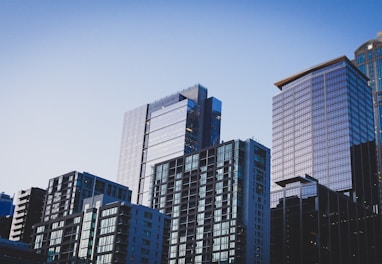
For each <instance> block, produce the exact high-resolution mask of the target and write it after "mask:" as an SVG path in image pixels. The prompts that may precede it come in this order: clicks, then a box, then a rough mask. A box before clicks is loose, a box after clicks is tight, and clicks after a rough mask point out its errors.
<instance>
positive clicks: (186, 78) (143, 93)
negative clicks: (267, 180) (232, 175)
mask: <svg viewBox="0 0 382 264" xmlns="http://www.w3.org/2000/svg"><path fill="white" fill-rule="evenodd" d="M381 10H382V1H380V0H374V1H370V0H369V1H368V0H366V1H361V0H354V1H345V0H343V1H337V0H334V1H329V0H322V1H282V0H280V1H278V0H270V1H265V0H264V1H257V0H254V1H233V0H231V1H224V0H223V1H217V0H214V1H209V0H205V1H160V0H159V1H138V0H136V1H128V0H124V1H113V0H111V1H97V0H95V1H81V0H76V1H38V0H34V1H29V0H28V1H27V0H25V1H24V0H20V1H14V0H2V1H0V39H1V41H0V121H1V126H0V128H1V129H0V171H1V176H0V177H1V185H0V192H1V191H3V192H6V193H8V194H13V193H17V192H18V190H20V189H27V188H30V187H32V186H33V187H40V188H46V187H47V184H48V180H49V179H50V178H53V177H56V176H59V175H61V174H64V173H66V172H69V171H72V170H79V171H88V172H90V173H93V174H96V175H98V176H101V177H104V178H107V179H110V180H116V175H117V167H118V157H119V145H120V140H121V133H122V122H123V113H124V112H125V111H128V110H130V109H133V108H135V107H137V106H140V105H142V104H145V103H149V102H152V101H154V100H156V99H159V98H162V97H163V96H166V95H169V94H172V93H174V92H176V91H179V90H182V89H184V88H188V87H189V86H192V85H194V84H196V83H200V84H202V85H203V86H205V87H207V88H208V90H209V95H210V96H214V97H216V98H219V99H220V100H221V101H222V102H223V113H222V139H223V140H230V139H238V138H239V139H247V138H250V137H253V138H255V139H257V140H258V141H260V142H261V143H263V144H264V145H266V146H268V147H271V133H272V125H271V122H272V96H274V95H275V94H277V93H278V89H277V88H276V87H275V86H274V83H275V82H277V81H279V80H281V79H284V78H286V77H288V76H289V75H292V74H294V73H296V72H299V71H302V70H304V69H306V68H309V67H311V66H314V65H316V64H319V63H321V62H324V61H327V60H330V59H333V58H336V57H339V56H342V55H346V56H348V57H349V58H350V59H352V58H353V52H354V50H355V49H356V48H358V46H360V45H361V44H362V43H363V42H365V41H366V40H368V39H372V38H375V37H376V33H377V31H379V30H382V21H381V20H382V16H381V13H380V12H381Z"/></svg>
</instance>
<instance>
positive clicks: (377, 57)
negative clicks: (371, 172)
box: [353, 31, 382, 173]
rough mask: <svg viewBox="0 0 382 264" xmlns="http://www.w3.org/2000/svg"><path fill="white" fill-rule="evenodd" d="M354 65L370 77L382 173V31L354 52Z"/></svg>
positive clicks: (380, 170)
mask: <svg viewBox="0 0 382 264" xmlns="http://www.w3.org/2000/svg"><path fill="white" fill-rule="evenodd" d="M354 57H355V59H354V61H353V62H354V64H355V65H356V66H357V67H358V69H359V70H360V71H362V72H363V73H364V74H365V75H366V76H367V77H369V79H370V81H369V85H370V87H371V89H372V91H373V102H374V119H375V134H376V135H375V140H376V144H377V158H378V171H379V172H380V173H381V172H382V31H381V32H378V34H377V38H376V39H372V40H368V41H366V42H365V43H363V44H362V45H361V46H360V47H359V48H358V49H356V51H355V52H354Z"/></svg>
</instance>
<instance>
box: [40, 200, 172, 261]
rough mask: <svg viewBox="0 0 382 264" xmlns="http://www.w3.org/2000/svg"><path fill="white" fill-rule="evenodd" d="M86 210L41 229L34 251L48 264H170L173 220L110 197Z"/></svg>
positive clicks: (91, 203) (87, 202) (89, 204)
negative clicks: (168, 255)
mask: <svg viewBox="0 0 382 264" xmlns="http://www.w3.org/2000/svg"><path fill="white" fill-rule="evenodd" d="M83 205H84V206H83V210H81V212H78V213H74V214H70V215H66V216H61V217H57V218H54V219H51V220H49V221H46V222H43V223H39V224H37V225H36V226H35V234H34V239H33V241H34V243H33V249H34V250H35V251H36V252H37V253H40V254H43V255H45V256H46V261H47V262H46V263H54V264H72V263H74V264H81V263H98V264H101V263H105V264H106V263H113V264H126V263H131V264H148V263H150V264H166V263H167V251H168V235H169V231H168V229H169V225H170V218H169V217H168V216H165V215H164V214H161V213H159V212H158V211H157V210H154V209H152V208H148V207H145V206H141V205H133V204H131V203H129V202H122V201H114V202H110V199H109V198H108V197H106V196H105V195H97V196H94V197H89V198H87V199H85V200H84V201H83Z"/></svg>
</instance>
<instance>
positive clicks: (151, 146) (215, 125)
mask: <svg viewBox="0 0 382 264" xmlns="http://www.w3.org/2000/svg"><path fill="white" fill-rule="evenodd" d="M220 118H221V102H220V101H219V100H218V99H216V98H214V97H210V98H207V89H206V88H204V87H202V86H201V85H195V86H193V87H190V88H188V89H185V90H183V91H181V92H178V93H176V94H173V95H170V96H168V97H165V98H162V99H160V100H158V101H155V102H153V103H150V104H146V105H143V106H140V107H138V108H136V109H134V110H131V111H129V112H126V113H125V119H124V127H123V134H122V143H121V151H120V159H119V169H118V177H117V181H118V182H119V183H121V184H123V185H126V186H128V187H129V188H130V189H131V190H132V201H133V202H134V203H138V204H143V205H149V190H150V176H151V173H152V167H153V166H154V165H155V164H156V163H158V162H162V161H164V160H168V159H170V158H175V157H178V156H181V155H184V154H187V153H190V152H192V151H196V150H199V149H202V148H204V147H208V146H212V145H215V144H218V143H219V141H220Z"/></svg>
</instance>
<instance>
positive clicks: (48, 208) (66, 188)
mask: <svg viewBox="0 0 382 264" xmlns="http://www.w3.org/2000/svg"><path fill="white" fill-rule="evenodd" d="M97 194H105V196H106V197H107V198H108V199H109V200H110V201H115V200H120V201H128V202H130V200H131V191H130V190H129V188H128V187H126V186H123V185H121V184H118V183H115V182H112V181H109V180H106V179H103V178H101V177H98V176H95V175H92V174H90V173H87V172H83V173H80V172H77V171H72V172H69V173H66V174H64V175H61V176H58V177H55V178H52V179H50V180H49V185H48V189H47V192H46V196H45V202H44V207H43V213H42V218H41V221H42V222H45V221H49V220H50V219H54V218H57V217H61V216H66V215H70V214H74V213H77V212H80V211H81V210H82V203H83V200H84V199H85V198H88V197H93V196H95V195H97ZM105 199H106V198H105Z"/></svg>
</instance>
